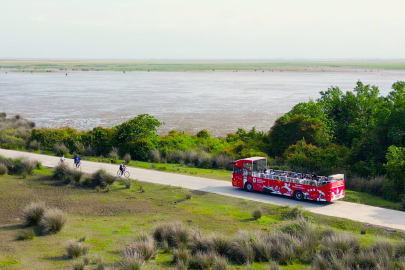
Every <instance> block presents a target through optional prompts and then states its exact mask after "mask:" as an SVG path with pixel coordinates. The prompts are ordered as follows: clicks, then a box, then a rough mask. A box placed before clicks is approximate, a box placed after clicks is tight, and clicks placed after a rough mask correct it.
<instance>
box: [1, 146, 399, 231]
mask: <svg viewBox="0 0 405 270" xmlns="http://www.w3.org/2000/svg"><path fill="white" fill-rule="evenodd" d="M0 155H2V156H5V157H12V158H16V157H21V156H24V157H28V158H30V159H35V160H38V161H41V162H42V164H43V165H44V166H46V167H54V166H56V165H57V163H58V161H59V158H58V157H52V156H46V155H39V154H33V153H26V152H19V151H13V150H5V149H0ZM68 162H69V163H71V164H73V161H72V160H68ZM100 168H103V169H105V170H106V171H107V172H109V173H112V174H116V173H117V171H118V165H114V164H105V163H97V162H89V161H83V162H82V171H83V172H85V173H93V172H94V171H96V170H98V169H100ZM128 171H129V172H130V174H131V178H133V179H137V180H139V181H143V182H149V183H156V184H163V185H171V186H181V187H183V188H187V189H191V190H198V191H204V192H211V193H215V194H220V195H224V196H231V197H235V198H241V199H247V200H251V201H256V202H261V203H268V204H273V205H290V206H292V207H295V206H299V205H302V206H303V207H304V208H305V209H306V210H308V211H310V212H313V213H317V214H322V215H327V216H333V217H339V218H347V219H351V220H354V221H359V222H364V223H368V224H372V225H375V226H381V227H388V228H393V229H399V230H405V212H401V211H395V210H390V209H384V208H379V207H374V206H368V205H363V204H356V203H350V202H344V201H337V202H333V203H320V202H310V201H303V202H298V201H294V200H292V199H290V198H285V197H282V196H274V195H267V194H261V193H248V192H246V191H244V190H242V189H239V188H235V187H232V184H231V182H227V181H219V180H213V179H207V178H201V177H193V176H187V175H179V174H172V173H166V172H159V171H153V170H146V169H139V168H133V167H129V168H128ZM229 177H231V174H230V175H229Z"/></svg>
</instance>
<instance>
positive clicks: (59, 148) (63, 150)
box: [53, 142, 69, 156]
mask: <svg viewBox="0 0 405 270" xmlns="http://www.w3.org/2000/svg"><path fill="white" fill-rule="evenodd" d="M53 150H54V151H55V153H56V154H57V155H58V156H62V155H68V154H69V148H67V147H66V145H65V144H64V143H62V142H58V143H55V145H54V146H53Z"/></svg>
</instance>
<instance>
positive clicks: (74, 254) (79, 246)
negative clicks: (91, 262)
mask: <svg viewBox="0 0 405 270" xmlns="http://www.w3.org/2000/svg"><path fill="white" fill-rule="evenodd" d="M65 249H66V253H67V256H68V257H69V258H71V259H76V258H78V257H80V256H82V255H86V254H87V253H88V252H89V247H88V246H87V245H85V244H83V243H80V242H76V241H75V240H69V241H68V242H67V243H66V245H65Z"/></svg>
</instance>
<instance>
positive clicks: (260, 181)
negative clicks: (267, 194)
mask: <svg viewBox="0 0 405 270" xmlns="http://www.w3.org/2000/svg"><path fill="white" fill-rule="evenodd" d="M251 179H252V180H251V183H252V184H253V189H254V190H257V191H263V186H267V179H266V178H260V177H252V178H251Z"/></svg>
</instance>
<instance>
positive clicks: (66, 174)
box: [52, 162, 71, 181]
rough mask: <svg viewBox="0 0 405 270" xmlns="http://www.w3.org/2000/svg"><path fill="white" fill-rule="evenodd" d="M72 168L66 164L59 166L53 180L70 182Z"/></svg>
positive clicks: (54, 170)
mask: <svg viewBox="0 0 405 270" xmlns="http://www.w3.org/2000/svg"><path fill="white" fill-rule="evenodd" d="M70 175H71V172H70V168H69V165H68V164H67V163H66V162H63V163H60V164H58V165H57V166H56V167H55V168H54V169H53V172H52V178H53V179H57V180H62V181H66V180H70Z"/></svg>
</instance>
